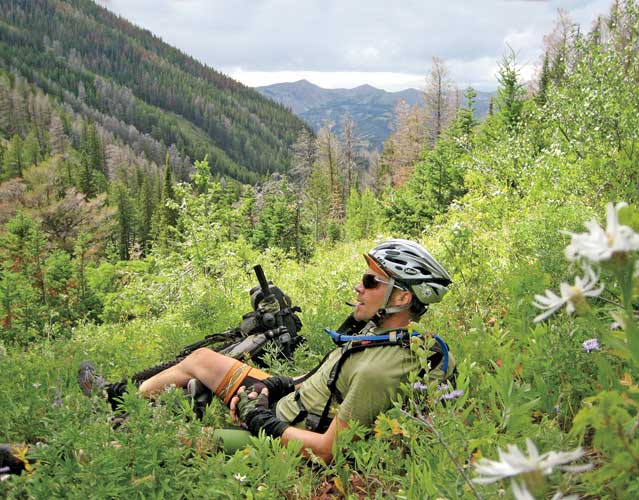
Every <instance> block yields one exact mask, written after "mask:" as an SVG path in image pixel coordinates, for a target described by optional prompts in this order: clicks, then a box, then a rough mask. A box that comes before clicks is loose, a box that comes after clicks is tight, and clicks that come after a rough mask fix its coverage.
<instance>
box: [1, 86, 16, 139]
mask: <svg viewBox="0 0 639 500" xmlns="http://www.w3.org/2000/svg"><path fill="white" fill-rule="evenodd" d="M14 133H15V129H14V127H13V124H12V121H11V89H10V87H9V84H8V83H7V82H6V80H5V79H4V78H3V77H2V76H0V135H2V136H4V137H10V136H11V135H13V134H14Z"/></svg>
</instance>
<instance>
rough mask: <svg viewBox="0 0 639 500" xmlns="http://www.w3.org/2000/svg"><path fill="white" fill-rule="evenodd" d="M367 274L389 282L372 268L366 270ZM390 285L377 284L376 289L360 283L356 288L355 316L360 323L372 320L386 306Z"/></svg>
mask: <svg viewBox="0 0 639 500" xmlns="http://www.w3.org/2000/svg"><path fill="white" fill-rule="evenodd" d="M366 274H371V275H373V276H375V277H377V278H379V279H380V280H382V281H388V278H387V277H386V276H384V275H382V274H379V273H376V272H375V271H373V270H372V269H371V268H368V269H367V270H366ZM388 286H389V285H387V284H385V283H380V282H376V286H375V287H374V288H365V287H364V285H363V284H362V282H361V281H360V282H359V283H358V284H357V286H356V287H355V288H354V292H355V293H356V294H357V304H356V305H355V310H354V311H353V316H354V317H355V319H356V320H358V321H368V320H369V319H371V318H372V317H373V316H374V315H375V313H376V312H377V311H378V310H379V308H380V307H382V306H383V305H384V295H385V294H386V290H387V288H388Z"/></svg>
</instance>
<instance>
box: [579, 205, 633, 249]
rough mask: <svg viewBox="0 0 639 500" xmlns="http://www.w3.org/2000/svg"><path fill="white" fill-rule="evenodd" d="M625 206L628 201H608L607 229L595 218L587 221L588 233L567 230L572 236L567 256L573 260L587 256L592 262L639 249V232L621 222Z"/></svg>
mask: <svg viewBox="0 0 639 500" xmlns="http://www.w3.org/2000/svg"><path fill="white" fill-rule="evenodd" d="M625 206H626V203H617V204H616V205H615V204H613V203H608V205H607V206H606V229H605V230H604V229H603V228H602V227H601V226H600V225H599V224H597V221H596V220H594V219H593V220H591V221H589V222H586V228H587V229H588V230H589V231H590V232H588V233H571V232H566V234H569V235H570V236H571V237H572V239H571V241H570V245H568V246H567V247H566V257H568V259H569V260H572V261H574V260H577V259H578V258H579V257H585V258H586V259H588V260H589V261H591V262H602V261H606V260H610V258H612V256H613V255H614V254H616V253H627V252H632V251H636V250H639V234H637V233H635V232H634V231H633V230H632V228H630V227H628V226H624V225H622V224H619V210H620V209H622V208H623V207H625Z"/></svg>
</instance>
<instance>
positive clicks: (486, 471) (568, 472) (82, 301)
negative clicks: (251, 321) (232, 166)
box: [0, 0, 639, 500]
mask: <svg viewBox="0 0 639 500" xmlns="http://www.w3.org/2000/svg"><path fill="white" fill-rule="evenodd" d="M3 5H4V4H3ZM56 5H61V4H56ZM3 30H6V28H3ZM8 31H12V30H10V29H9V30H8ZM3 36H4V35H3ZM12 36H17V34H16V33H14V34H13V35H12ZM518 68H519V63H518V61H517V60H516V57H515V55H514V54H512V53H506V56H505V57H504V59H503V60H502V61H501V62H500V72H499V90H498V94H497V97H496V99H495V105H494V109H493V111H492V113H491V115H490V116H489V117H488V118H487V119H486V120H485V121H484V122H482V123H478V122H477V121H476V119H475V118H474V115H473V94H474V91H473V89H467V90H466V95H467V102H468V104H467V105H466V106H464V107H463V108H461V109H459V110H456V112H455V113H454V115H453V116H451V117H450V119H449V120H447V121H433V120H431V119H428V121H427V122H418V120H417V119H416V117H417V116H422V115H416V114H414V113H412V112H411V111H410V110H405V112H404V113H403V114H402V115H401V116H400V117H398V122H399V123H400V124H402V126H400V127H397V129H396V133H395V134H394V135H393V137H391V139H390V140H389V141H387V143H386V144H385V147H384V151H383V152H382V154H381V155H379V156H378V157H369V158H366V159H364V158H362V157H361V155H360V154H359V153H358V151H359V150H358V148H357V147H356V141H355V140H354V138H355V137H356V134H354V133H352V130H351V133H348V132H347V133H342V134H341V135H339V136H338V135H336V134H334V133H333V132H332V130H331V129H330V128H324V129H322V130H321V131H320V132H319V133H318V134H317V137H312V136H311V135H310V134H309V133H308V131H303V132H302V133H300V134H299V135H298V136H297V137H296V140H295V142H294V144H293V146H292V148H291V158H292V159H291V169H290V171H289V172H288V173H287V175H274V176H271V177H270V178H269V181H268V182H266V183H265V184H264V185H262V186H260V187H259V189H255V190H254V189H240V187H239V186H238V185H235V186H232V185H230V183H227V184H225V183H223V182H220V179H219V178H216V177H215V176H213V175H212V174H211V169H210V168H209V165H208V164H207V162H206V161H205V160H204V159H203V158H200V157H198V158H196V160H197V161H196V163H195V172H194V174H193V175H192V178H191V182H190V183H178V184H176V183H175V182H173V181H172V179H171V174H170V173H171V172H172V169H171V168H164V170H162V169H161V168H158V167H156V166H153V165H157V162H155V163H152V162H151V160H150V159H143V158H140V157H137V158H138V159H136V160H135V161H131V162H130V163H127V161H126V158H127V156H126V154H125V153H126V152H128V149H127V148H126V147H125V146H119V147H118V148H119V151H120V152H121V154H122V155H124V156H123V158H125V160H123V163H124V164H125V165H128V166H127V167H126V168H120V169H119V170H118V169H116V171H119V172H120V174H118V175H120V176H121V181H120V182H119V183H117V182H114V184H116V185H118V186H120V187H119V188H117V189H113V190H111V189H110V190H109V196H108V197H109V199H112V197H114V196H115V200H116V201H114V202H113V204H109V205H108V208H107V206H103V204H102V197H103V196H104V195H99V194H97V193H98V192H99V189H98V190H96V191H95V192H94V191H91V190H92V189H93V187H92V186H94V185H95V186H100V185H101V183H104V182H106V181H105V179H108V178H109V174H108V172H109V170H108V169H109V168H110V167H108V165H109V162H108V160H107V159H108V158H109V156H108V155H107V159H105V160H102V159H100V158H98V149H96V148H95V144H96V143H97V142H98V140H97V139H96V133H95V131H96V130H98V129H97V126H96V125H93V126H92V123H91V122H87V121H86V119H85V118H84V117H83V115H81V114H80V113H79V112H77V111H74V109H73V108H72V107H70V106H71V105H70V104H66V103H65V102H62V101H60V100H56V99H53V100H51V98H50V97H48V96H46V95H45V94H43V93H42V91H41V90H40V89H39V88H37V87H35V86H33V85H32V84H29V83H28V82H27V81H26V80H25V79H24V77H20V76H18V75H16V74H15V73H14V72H6V71H5V72H4V73H3V75H2V81H3V84H2V89H4V91H3V93H2V94H0V97H1V98H2V99H3V100H0V105H3V106H5V108H3V109H7V108H6V106H7V104H5V103H6V101H7V100H8V101H9V102H10V103H11V106H15V103H16V102H26V103H29V107H28V108H27V107H25V109H32V108H33V109H37V110H40V109H44V110H45V111H46V110H48V111H47V112H48V113H49V114H50V117H51V118H50V120H49V121H45V122H44V123H46V126H43V127H41V129H40V130H41V132H40V133H43V132H42V131H45V132H44V133H43V137H44V138H45V139H44V140H45V143H44V145H43V144H42V143H39V142H38V133H39V132H38V129H35V128H33V125H31V123H35V122H32V121H28V122H25V123H29V124H30V125H29V127H27V128H26V129H24V130H20V129H19V130H17V131H16V130H15V129H12V132H11V133H10V134H8V133H6V132H5V131H6V130H7V129H6V128H3V133H4V134H5V135H4V137H5V139H4V141H3V143H2V165H3V166H2V172H3V175H4V178H5V179H6V180H5V182H4V183H3V184H2V185H1V186H0V187H1V189H0V195H1V199H2V205H1V208H2V213H3V214H4V215H3V217H4V220H6V225H5V231H4V233H3V235H2V237H1V238H0V252H1V255H2V275H1V277H2V280H1V282H0V283H1V286H0V307H1V308H2V309H1V311H0V314H1V318H0V321H1V323H2V330H1V337H0V338H1V339H2V341H1V342H0V379H1V380H2V381H3V383H2V384H0V429H2V431H1V432H2V434H1V435H2V439H3V440H5V441H10V442H23V443H30V444H35V443H40V445H39V447H38V448H37V452H38V457H39V459H40V463H39V464H36V465H34V466H33V467H32V468H31V466H30V467H29V468H30V470H29V471H28V472H27V473H23V474H22V475H20V476H9V475H6V476H5V475H3V472H1V471H0V494H1V495H4V496H6V497H8V498H25V497H35V498H49V497H60V498H65V497H78V498H80V497H82V498H84V497H98V498H129V497H145V498H146V497H167V498H175V497H186V498H330V497H331V496H333V497H336V498H411V499H412V498H475V499H477V498H500V497H504V498H517V499H527V500H528V499H530V498H538V499H542V498H555V499H559V498H575V497H574V496H573V497H571V496H565V495H576V496H577V497H580V498H605V499H615V498H629V499H630V498H636V497H637V496H638V495H639V480H638V478H639V436H638V435H637V433H638V432H639V424H638V422H639V411H638V410H639V385H638V384H637V380H639V324H638V323H639V322H638V319H637V308H638V304H639V287H638V280H639V278H638V274H639V273H638V270H637V265H638V264H637V263H638V262H639V147H638V146H639V7H638V6H637V3H636V1H634V0H626V1H623V2H614V3H613V5H612V7H611V9H610V11H609V12H608V13H602V16H601V17H600V18H598V20H597V22H596V23H595V25H594V26H592V27H578V26H576V25H575V24H574V23H572V22H567V20H566V19H565V17H564V18H563V19H560V22H558V23H557V25H556V27H555V29H554V30H553V31H552V32H551V33H548V34H547V36H546V37H545V57H544V59H543V60H542V61H540V62H539V73H538V77H537V78H536V80H535V82H534V85H533V86H531V87H525V86H524V83H523V82H522V81H521V77H520V76H519V71H518ZM151 80H152V78H151ZM145 85H151V82H147V83H145ZM85 91H86V88H85ZM433 95H437V93H436V92H435V93H434V94H433ZM440 95H444V93H443V92H440ZM3 96H4V97H3ZM7 96H8V97H7ZM17 99H18V100H17ZM435 102H436V101H435V100H433V101H432V103H435ZM433 106H434V104H431V107H430V108H427V109H426V112H427V115H426V116H435V115H436V111H437V109H436V108H434V107H433ZM39 113H40V111H37V112H34V113H33V114H32V115H30V118H29V120H32V119H35V120H36V121H37V117H38V116H40V115H39ZM8 116H9V120H7V119H6V117H7V115H6V114H3V115H2V117H3V119H4V120H5V121H4V122H3V125H2V127H9V126H10V127H16V126H17V124H18V123H20V122H17V121H16V120H17V118H16V117H17V116H18V114H16V113H15V112H12V113H11V114H10V115H8ZM31 116H32V117H33V118H31ZM55 117H57V118H55ZM7 123H10V125H7ZM347 130H348V129H347ZM98 135H100V134H98ZM104 137H105V135H101V136H100V139H103V138H104ZM27 145H28V146H27ZM38 145H40V146H39V148H38ZM58 148H62V149H58ZM16 151H20V155H19V158H18V159H17V153H16ZM25 151H26V153H24V152H25ZM38 155H40V156H38ZM23 158H27V160H25V159H23ZM100 162H103V163H100ZM145 162H147V163H145ZM166 162H168V163H170V162H171V157H170V155H169V156H168V159H166ZM99 165H104V166H103V167H100V168H98V166H99ZM133 166H135V168H133ZM145 169H146V170H145ZM137 172H139V174H138V173H137ZM116 178H118V177H117V176H116ZM150 178H153V179H155V180H154V181H153V182H152V183H151V184H153V185H155V186H156V188H155V191H153V193H155V194H154V196H157V197H161V199H162V201H161V202H160V203H159V204H158V205H157V211H155V212H154V214H155V215H152V217H151V219H153V220H155V221H156V222H152V223H151V224H150V226H144V225H135V226H128V225H127V224H128V221H137V222H136V224H140V221H144V220H147V219H145V217H146V216H145V215H144V214H146V213H147V212H146V211H145V209H144V206H145V205H144V204H140V205H137V204H133V203H131V200H133V199H134V198H131V197H130V196H128V197H127V196H124V195H123V194H126V193H127V192H128V191H127V190H129V189H132V186H134V185H136V184H135V183H136V182H138V181H137V180H136V179H140V185H144V183H145V179H150ZM43 186H44V187H43ZM160 186H161V187H160ZM45 187H46V188H45ZM240 191H241V193H240ZM141 192H144V190H142V191H141ZM120 195H122V196H121V197H120ZM101 196H102V197H101ZM52 200H53V202H52ZM117 200H119V201H117ZM73 203H75V204H76V205H78V204H79V205H82V210H80V211H78V212H73V211H69V209H68V208H67V206H68V205H69V204H72V205H73ZM136 203H137V202H136ZM54 208H55V210H53V209H54ZM52 210H53V214H52V213H51V211H52ZM69 213H79V214H91V216H90V217H88V216H87V217H80V218H79V220H80V221H81V223H78V224H76V225H72V226H69V225H68V224H67V222H66V221H68V220H73V219H69V218H68V215H67V214H69ZM126 214H131V217H130V218H128V217H126ZM133 214H135V217H133ZM108 220H111V221H112V222H111V223H112V224H114V226H113V227H116V228H118V229H117V231H116V232H111V233H109V235H108V236H101V234H102V231H104V230H105V229H106V228H107V227H108V224H107V222H106V221H108ZM52 221H53V222H55V221H58V222H57V224H53V222H52ZM52 227H53V228H55V229H54V230H53V229H51V228H52ZM133 227H135V228H138V229H135V231H137V232H133V233H127V228H133ZM142 227H150V228H151V229H150V234H152V235H153V236H152V241H153V244H152V245H150V246H148V247H141V246H140V245H139V240H138V238H139V236H138V235H140V234H143V232H142V229H139V228H142ZM154 228H155V229H154ZM71 229H73V231H72V230H71ZM74 231H75V232H74ZM127 234H128V235H129V236H130V235H132V234H133V235H136V236H135V238H134V240H132V241H129V240H127V239H126V235H127ZM67 235H68V236H67ZM391 236H393V237H398V236H404V237H409V238H413V239H416V240H418V241H420V242H421V243H423V244H424V245H425V246H426V247H427V248H428V249H429V250H430V251H431V252H432V253H433V255H434V256H435V257H436V258H437V259H438V260H439V261H440V262H441V263H442V264H443V265H444V266H445V267H446V268H447V269H448V271H449V272H450V274H451V276H452V277H453V281H454V284H453V285H451V291H450V293H449V294H448V295H447V296H446V297H445V298H444V300H443V302H441V303H439V304H435V305H433V306H432V308H431V310H429V311H428V312H427V313H426V315H425V316H424V317H423V318H422V322H421V324H420V325H417V326H416V327H415V328H417V329H419V330H420V331H427V332H436V333H437V334H438V335H440V336H441V337H443V338H444V339H445V340H446V342H447V343H448V344H449V346H450V348H451V350H452V351H453V352H454V354H455V357H456V359H457V361H458V369H459V374H458V376H457V381H456V386H455V388H453V387H450V386H446V387H436V386H430V387H425V384H424V381H423V380H422V379H420V378H418V377H417V374H415V376H414V377H412V378H411V379H410V380H409V383H408V384H406V385H405V386H404V387H403V388H402V392H401V396H400V398H399V399H398V400H397V401H396V402H395V405H394V408H393V409H391V410H389V411H387V412H385V413H383V414H382V415H380V416H379V417H378V419H377V421H376V422H375V425H374V426H373V429H364V428H362V427H361V426H359V425H357V424H352V425H351V427H350V429H349V430H347V431H345V432H343V433H340V435H339V436H340V437H339V446H337V448H336V449H335V450H334V461H333V462H332V463H331V464H323V463H320V461H319V459H318V460H314V461H313V462H314V463H313V465H312V466H309V465H307V464H306V462H305V460H304V459H303V458H302V457H301V456H300V454H299V445H298V444H295V443H291V444H290V445H289V446H288V447H286V446H283V445H282V444H281V443H280V441H279V440H278V439H270V438H265V437H263V436H262V437H260V438H255V440H254V441H253V444H252V445H251V446H249V447H247V448H245V449H243V450H240V451H238V452H236V453H234V454H233V455H231V456H228V455H225V454H224V453H223V452H222V451H220V450H219V448H218V446H217V443H216V442H215V441H214V440H213V439H212V438H211V431H210V429H211V428H219V427H223V426H224V425H227V424H228V423H229V420H228V417H227V412H226V411H225V408H222V406H221V405H220V404H213V405H212V406H211V407H209V409H208V410H207V411H206V413H205V415H204V418H203V421H202V422H201V421H199V420H197V419H196V418H195V417H194V414H193V411H192V409H191V407H190V406H189V404H188V402H187V401H186V400H185V399H184V397H183V394H182V392H181V391H174V390H170V391H168V392H166V393H164V394H163V395H161V396H160V397H159V403H157V404H155V405H149V404H148V402H147V401H146V400H144V399H141V398H139V397H137V396H135V395H131V396H127V397H126V398H125V401H124V406H125V409H126V411H127V413H128V418H127V420H126V421H125V422H124V423H122V424H121V425H119V426H114V425H113V423H112V422H111V421H110V420H109V417H110V416H111V415H112V413H111V412H110V409H109V408H108V405H107V404H106V403H105V402H104V401H103V400H102V399H100V398H98V397H94V398H92V399H89V398H85V397H83V396H82V394H81V393H80V391H79V390H78V388H77V384H76V381H75V377H76V370H77V367H78V365H79V363H80V362H81V361H82V360H83V359H87V358H89V359H92V360H94V362H95V363H96V365H97V366H98V367H99V369H100V370H101V371H102V372H103V373H104V375H105V376H106V377H107V378H108V379H109V380H119V379H120V377H121V376H122V375H131V374H132V373H133V372H135V371H136V370H138V369H141V368H144V367H147V366H149V365H152V364H154V363H156V362H158V361H160V360H164V359H167V358H169V357H170V356H172V355H173V354H175V353H176V352H178V350H179V348H180V347H181V346H183V345H185V344H187V343H190V342H193V341H195V340H198V339H200V338H202V337H203V336H204V335H206V334H209V333H211V332H216V331H222V330H224V329H226V328H228V327H230V326H233V325H236V324H237V323H238V322H239V320H240V318H241V315H242V314H243V313H245V312H247V311H248V310H249V307H250V306H249V294H248V292H249V290H250V289H251V287H252V286H254V285H255V283H254V281H255V279H254V277H253V275H252V273H251V266H253V265H254V264H257V263H260V264H262V266H264V269H265V271H266V274H267V276H268V277H270V278H271V279H273V280H274V281H275V282H276V283H277V284H278V285H279V286H280V287H281V288H282V289H283V290H284V291H285V292H286V293H287V294H289V295H290V296H291V297H292V299H293V301H294V303H295V304H299V305H300V306H301V307H302V310H303V313H302V314H301V316H302V319H303V322H304V327H303V329H302V331H301V334H302V335H303V336H304V337H305V338H306V343H305V344H304V345H303V346H302V347H301V348H299V349H298V350H297V351H296V352H295V354H294V359H293V360H292V362H288V361H283V360H281V359H280V358H277V357H276V356H275V355H273V353H271V354H270V355H269V356H267V362H268V365H269V366H268V368H267V370H269V371H271V372H273V373H277V374H284V375H293V374H300V373H304V372H306V371H308V370H309V369H311V368H312V367H313V366H315V364H316V363H317V361H318V360H319V359H321V357H322V356H323V354H324V353H325V352H326V351H327V350H328V349H329V348H331V346H332V345H333V344H332V341H331V340H330V338H329V337H328V336H326V335H325V334H324V333H323V331H322V329H323V328H324V327H336V326H338V325H339V324H340V323H341V322H342V321H343V319H344V317H345V315H346V314H347V313H348V312H349V311H348V309H347V307H346V306H345V305H344V301H346V300H352V296H353V294H352V288H353V285H355V284H356V283H358V280H360V279H361V273H362V270H363V269H365V263H364V261H363V259H362V257H361V254H362V252H365V251H367V250H369V249H370V248H372V247H373V246H374V245H375V243H376V242H378V241H380V240H383V239H385V238H388V237H391ZM102 248H104V250H103V249H102ZM413 349H414V352H415V353H416V355H417V356H419V359H421V360H422V365H423V368H424V369H427V368H428V360H427V359H426V354H427V351H425V350H424V349H423V348H422V347H421V346H420V345H415V346H413ZM424 389H426V390H424ZM354 437H357V438H359V439H357V440H354V439H353V438H354ZM521 450H523V451H521ZM17 453H18V454H19V453H20V449H18V450H17ZM491 461H492V462H491ZM570 465H576V466H577V467H569V466H570ZM567 466H568V467H567ZM471 480H476V481H475V482H473V481H471Z"/></svg>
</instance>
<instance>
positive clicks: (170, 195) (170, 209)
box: [158, 153, 178, 244]
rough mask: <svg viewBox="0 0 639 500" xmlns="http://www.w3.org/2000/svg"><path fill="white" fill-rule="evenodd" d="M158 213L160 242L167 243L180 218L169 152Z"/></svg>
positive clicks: (165, 163) (165, 164)
mask: <svg viewBox="0 0 639 500" xmlns="http://www.w3.org/2000/svg"><path fill="white" fill-rule="evenodd" d="M158 213H159V217H158V242H159V243H160V244H166V243H167V242H168V239H169V235H170V234H171V231H172V230H173V228H175V226H176V225H177V220H178V209H177V207H176V206H175V190H174V189H173V176H172V175H171V166H170V163H169V154H168V153H167V154H166V159H165V162H164V183H163V184H162V196H161V197H160V208H159V211H158Z"/></svg>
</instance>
